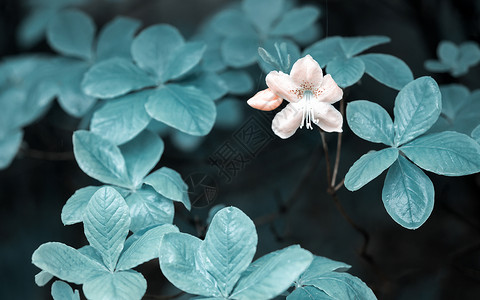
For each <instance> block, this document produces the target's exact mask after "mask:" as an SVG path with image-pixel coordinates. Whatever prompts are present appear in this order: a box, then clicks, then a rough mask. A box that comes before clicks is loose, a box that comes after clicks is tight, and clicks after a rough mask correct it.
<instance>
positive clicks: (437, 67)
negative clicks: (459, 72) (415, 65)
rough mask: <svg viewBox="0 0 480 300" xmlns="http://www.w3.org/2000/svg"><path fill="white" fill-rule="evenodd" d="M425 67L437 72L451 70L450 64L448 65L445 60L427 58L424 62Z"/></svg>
mask: <svg viewBox="0 0 480 300" xmlns="http://www.w3.org/2000/svg"><path fill="white" fill-rule="evenodd" d="M424 67H425V69H427V70H428V71H430V72H436V73H443V72H447V71H448V70H450V66H449V65H446V64H445V63H443V62H439V61H436V60H431V59H429V60H426V61H425V64H424Z"/></svg>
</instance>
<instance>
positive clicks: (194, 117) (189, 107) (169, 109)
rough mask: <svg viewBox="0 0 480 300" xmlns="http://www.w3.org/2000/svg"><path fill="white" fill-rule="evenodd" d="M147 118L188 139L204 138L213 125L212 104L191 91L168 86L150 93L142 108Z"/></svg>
mask: <svg viewBox="0 0 480 300" xmlns="http://www.w3.org/2000/svg"><path fill="white" fill-rule="evenodd" d="M145 108H146V109H147V112H148V114H149V115H150V116H151V117H152V118H154V119H156V120H158V121H160V122H163V123H165V124H167V125H169V126H171V127H173V128H176V129H178V130H180V131H183V132H185V133H188V134H191V135H206V134H208V133H209V132H210V130H211V129H212V127H213V124H214V122H215V117H216V110H215V104H214V103H213V101H212V100H211V99H210V98H209V97H208V96H206V95H205V94H203V93H202V92H201V91H200V90H198V89H196V88H194V87H183V86H180V85H176V84H169V85H166V86H164V87H162V88H159V89H157V90H154V93H152V94H151V95H150V96H149V97H148V102H147V103H146V104H145Z"/></svg>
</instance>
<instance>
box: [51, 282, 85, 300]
mask: <svg viewBox="0 0 480 300" xmlns="http://www.w3.org/2000/svg"><path fill="white" fill-rule="evenodd" d="M52 298H53V300H80V294H79V293H78V290H75V292H74V291H73V290H72V288H71V287H70V286H69V285H68V284H67V283H66V282H63V281H59V280H57V281H55V282H54V283H53V284H52Z"/></svg>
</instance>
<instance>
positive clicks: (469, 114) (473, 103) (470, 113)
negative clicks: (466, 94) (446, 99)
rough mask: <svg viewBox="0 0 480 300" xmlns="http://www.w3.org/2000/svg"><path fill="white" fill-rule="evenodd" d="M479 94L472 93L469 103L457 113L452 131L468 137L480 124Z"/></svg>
mask: <svg viewBox="0 0 480 300" xmlns="http://www.w3.org/2000/svg"><path fill="white" fill-rule="evenodd" d="M479 96H480V93H478V92H474V93H472V95H471V96H470V101H469V102H468V103H466V104H465V105H464V106H463V107H462V108H461V109H460V110H459V111H458V113H457V116H456V117H455V120H454V122H453V123H454V124H453V125H454V126H453V130H454V131H457V132H461V133H465V134H467V135H470V133H472V130H473V129H475V127H476V126H477V125H478V124H480V117H479V116H480V97H479Z"/></svg>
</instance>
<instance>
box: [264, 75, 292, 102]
mask: <svg viewBox="0 0 480 300" xmlns="http://www.w3.org/2000/svg"><path fill="white" fill-rule="evenodd" d="M265 81H266V83H267V85H268V87H269V88H270V89H271V90H272V92H273V93H275V94H276V95H278V96H279V97H281V98H283V99H285V100H287V101H290V102H298V101H299V100H300V99H299V98H298V96H297V94H295V90H296V89H298V88H299V87H298V86H297V85H296V84H295V83H294V82H293V80H292V79H291V78H290V75H288V74H285V73H283V72H281V71H280V72H278V71H272V72H270V73H268V75H267V77H266V78H265Z"/></svg>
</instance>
